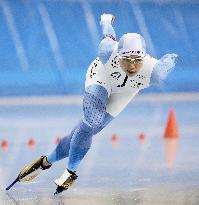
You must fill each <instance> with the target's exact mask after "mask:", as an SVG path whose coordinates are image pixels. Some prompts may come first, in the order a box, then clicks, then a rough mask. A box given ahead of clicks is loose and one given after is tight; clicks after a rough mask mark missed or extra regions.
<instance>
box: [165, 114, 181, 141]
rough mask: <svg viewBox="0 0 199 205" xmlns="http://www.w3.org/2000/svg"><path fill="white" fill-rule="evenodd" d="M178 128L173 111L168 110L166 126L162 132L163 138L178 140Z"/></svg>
mask: <svg viewBox="0 0 199 205" xmlns="http://www.w3.org/2000/svg"><path fill="white" fill-rule="evenodd" d="M178 137H179V135H178V128H177V123H176V118H175V113H174V110H170V112H169V117H168V120H167V125H166V128H165V131H164V138H178Z"/></svg>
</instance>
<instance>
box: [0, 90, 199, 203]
mask: <svg viewBox="0 0 199 205" xmlns="http://www.w3.org/2000/svg"><path fill="white" fill-rule="evenodd" d="M198 105H199V95H198V94H192V95H191V94H189V95H187V94H181V95H179V94H172V95H147V96H138V97H137V98H136V99H135V100H134V101H133V102H132V103H131V104H130V105H129V106H128V107H127V108H126V109H125V110H124V111H123V112H122V113H121V114H120V115H119V116H118V118H116V119H115V120H114V121H113V122H111V124H110V125H109V126H108V127H106V128H105V129H104V130H103V131H102V132H101V133H99V134H98V135H96V136H95V137H94V138H93V144H92V147H91V149H90V151H89V152H88V154H87V155H86V157H85V158H84V159H83V161H82V163H81V165H80V167H79V170H78V172H77V174H78V176H79V178H78V180H77V181H76V183H75V184H74V185H73V186H72V187H71V188H70V189H69V190H68V191H65V192H63V194H60V195H59V196H58V197H54V196H53V193H54V191H55V189H56V187H55V185H54V183H53V180H54V179H55V178H57V177H59V176H60V175H61V174H62V173H63V171H64V169H65V168H66V165H67V160H62V161H60V162H57V163H56V164H54V165H53V167H52V168H51V169H50V170H47V171H45V172H43V173H42V174H41V175H40V176H39V177H38V178H37V180H36V181H34V182H33V183H30V184H23V183H18V184H16V185H15V186H14V187H13V188H12V189H11V190H10V191H8V192H6V191H5V188H6V186H7V185H9V184H10V183H11V182H12V180H14V179H15V178H16V177H17V175H18V173H19V172H20V171H21V169H22V168H23V167H24V166H26V165H27V164H28V163H30V162H31V161H32V160H33V159H35V158H37V157H38V156H40V155H41V154H48V153H49V152H51V151H52V150H53V148H54V147H55V146H56V144H55V140H56V137H59V136H60V137H62V136H65V135H67V134H68V133H69V132H70V131H71V129H72V128H73V126H75V124H76V123H77V122H78V120H79V118H80V117H81V114H82V111H81V99H79V98H78V97H77V98H63V97H62V98H58V97H57V98H46V99H45V98H42V99H38V98H32V99H13V98H10V99H3V98H2V99H1V102H0V144H1V148H0V204H1V205H8V204H17V205H22V204H24V205H29V204H30V205H33V204H37V205H47V204H50V205H64V204H65V205H66V204H70V205H73V204H74V205H79V204H80V205H84V204H89V205H98V204H102V205H113V204H114V205H126V204H129V205H130V204H131V205H132V204H133V205H134V204H136V205H156V204H157V205H164V204H165V205H166V204H167V205H183V204H184V205H187V204H189V205H198V204H199V106H198ZM171 108H172V109H173V110H174V111H175V116H176V121H177V126H178V131H179V138H178V139H176V140H174V141H172V142H171V143H170V144H169V143H167V142H166V141H165V139H164V137H163V134H164V129H165V126H166V122H167V118H168V114H169V110H170V109H171ZM140 133H143V134H144V136H145V138H144V140H143V141H140V139H139V135H140ZM113 134H115V135H116V136H117V138H116V140H115V141H114V142H113V141H112V140H111V137H112V135H113ZM30 138H32V139H34V141H35V145H33V146H32V148H30V147H29V146H28V145H27V143H28V140H29V139H30ZM3 140H6V142H7V143H8V144H6V143H5V146H2V142H3ZM166 143H167V146H166ZM168 145H169V146H170V148H169V147H168ZM169 152H170V153H169ZM168 158H169V159H168Z"/></svg>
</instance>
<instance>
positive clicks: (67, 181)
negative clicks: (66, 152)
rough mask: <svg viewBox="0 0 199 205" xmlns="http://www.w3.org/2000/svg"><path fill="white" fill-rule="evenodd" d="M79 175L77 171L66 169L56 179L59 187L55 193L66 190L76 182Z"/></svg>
mask: <svg viewBox="0 0 199 205" xmlns="http://www.w3.org/2000/svg"><path fill="white" fill-rule="evenodd" d="M77 177H78V176H77V175H76V174H75V172H72V171H70V170H68V169H66V170H65V172H64V173H63V174H62V176H61V177H60V178H58V179H56V180H55V181H54V182H55V184H56V185H57V189H56V192H55V193H54V195H57V194H59V193H61V192H62V191H64V190H67V189H68V188H69V187H70V186H71V185H72V184H73V183H74V181H75V180H76V179H77Z"/></svg>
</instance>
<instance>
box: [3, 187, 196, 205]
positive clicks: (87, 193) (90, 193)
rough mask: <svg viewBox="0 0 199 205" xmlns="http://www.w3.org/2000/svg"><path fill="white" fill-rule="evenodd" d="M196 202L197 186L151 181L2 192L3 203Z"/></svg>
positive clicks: (163, 204) (114, 204)
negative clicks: (124, 186) (114, 187)
mask: <svg viewBox="0 0 199 205" xmlns="http://www.w3.org/2000/svg"><path fill="white" fill-rule="evenodd" d="M198 202H199V192H198V188H195V189H194V188H193V187H191V188H190V189H188V190H187V189H184V190H182V189H181V187H178V186H177V185H176V186H173V187H171V186H170V185H162V186H160V185H157V186H156V185H154V186H149V187H147V188H135V189H131V190H128V191H126V192H124V191H123V192H122V191H120V192H116V191H114V192H111V191H103V192H102V190H95V189H88V190H81V189H73V190H70V191H68V192H65V193H63V194H60V195H58V196H56V197H54V196H52V195H50V194H47V193H45V194H44V195H42V194H41V193H39V192H37V193H34V192H33V193H30V192H28V191H24V192H22V191H20V193H19V192H17V191H14V192H13V191H12V192H9V193H8V192H7V193H6V194H5V197H4V200H3V201H1V204H3V205H10V204H13V205H33V204H37V205H67V204H70V205H90V204H92V205H101V204H102V205H124V204H125V205H151V204H153V205H160V204H161V205H168V204H173V205H181V204H191V205H197V204H198Z"/></svg>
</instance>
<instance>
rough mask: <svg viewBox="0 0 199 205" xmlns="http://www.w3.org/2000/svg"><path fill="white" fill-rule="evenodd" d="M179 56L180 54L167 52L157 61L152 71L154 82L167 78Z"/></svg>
mask: <svg viewBox="0 0 199 205" xmlns="http://www.w3.org/2000/svg"><path fill="white" fill-rule="evenodd" d="M177 57H178V55H177V54H175V53H172V54H166V55H164V56H163V57H162V58H160V59H159V60H158V61H157V63H156V65H155V66H154V69H153V73H152V79H153V81H154V82H160V81H162V80H164V79H166V77H167V76H168V74H169V73H170V72H171V71H172V70H173V69H174V68H175V64H176V60H177Z"/></svg>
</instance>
